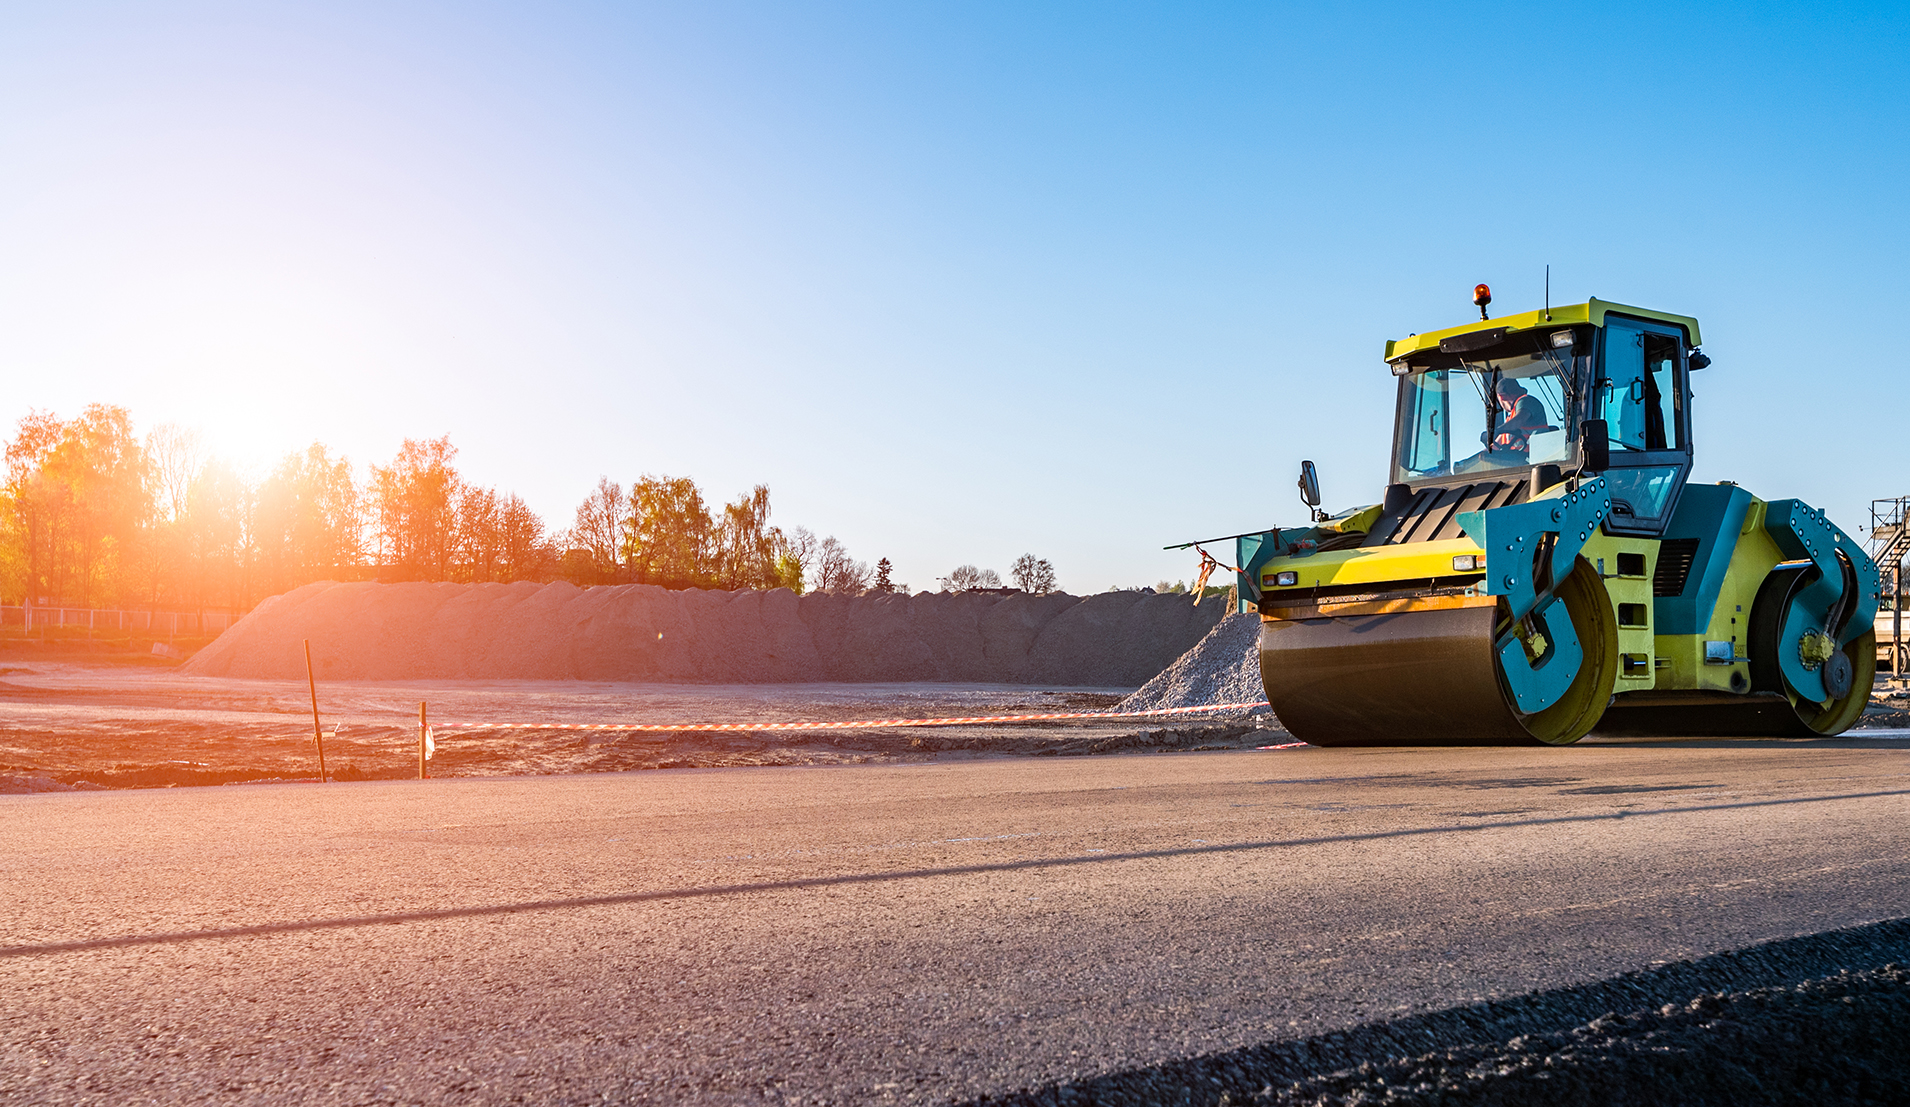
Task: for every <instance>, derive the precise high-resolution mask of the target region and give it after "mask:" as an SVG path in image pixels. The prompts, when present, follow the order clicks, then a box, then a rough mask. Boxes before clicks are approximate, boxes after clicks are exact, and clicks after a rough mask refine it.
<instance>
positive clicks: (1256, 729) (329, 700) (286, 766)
mask: <svg viewBox="0 0 1910 1107" xmlns="http://www.w3.org/2000/svg"><path fill="white" fill-rule="evenodd" d="M1129 691H1132V689H1126V688H1066V687H1063V688H1038V687H1025V686H1019V685H961V684H940V683H919V684H769V685H656V684H649V685H645V684H595V683H589V682H584V681H429V682H372V681H361V682H350V681H328V682H325V683H322V684H320V685H319V690H318V696H319V722H320V727H321V728H322V731H323V732H324V734H325V740H324V744H325V749H324V753H325V760H326V769H327V772H328V775H329V776H331V777H332V778H333V779H338V780H347V781H349V780H391V779H404V778H410V777H416V776H417V775H418V760H417V746H418V705H419V704H420V703H421V702H423V703H425V704H426V705H427V711H428V717H429V719H430V720H431V721H432V722H433V724H434V725H433V736H434V745H435V754H434V756H433V757H432V759H431V761H430V763H429V766H428V767H429V771H430V772H431V774H432V775H433V776H441V777H451V776H517V775H534V774H549V773H579V772H605V771H622V770H630V769H661V768H716V767H735V766H749V765H828V764H862V763H871V762H895V761H926V760H949V759H962V758H973V757H992V756H1028V755H1047V756H1072V755H1084V754H1096V753H1110V752H1114V751H1117V750H1131V749H1160V750H1185V749H1238V748H1252V747H1254V746H1258V745H1266V744H1270V743H1274V742H1280V741H1289V740H1290V739H1288V738H1286V736H1285V734H1284V732H1283V731H1280V730H1278V729H1277V728H1274V729H1268V728H1270V727H1273V723H1272V721H1271V719H1269V718H1268V717H1267V716H1266V715H1265V714H1264V713H1262V714H1261V715H1259V716H1257V717H1248V716H1246V714H1245V713H1242V712H1233V713H1226V714H1225V715H1223V716H1222V717H1214V716H1178V717H1176V716H1165V717H1159V718H1139V719H1137V718H1124V719H1054V720H1038V721H1030V722H1022V723H1017V724H1014V725H1011V726H1003V725H994V724H990V725H981V726H956V727H936V728H912V727H894V728H881V729H873V730H869V729H864V730H846V731H821V732H795V733H788V732H784V733H777V732H721V731H702V730H699V731H678V732H663V733H656V732H650V733H632V732H618V731H549V730H511V729H473V728H469V727H466V726H464V725H463V724H471V723H479V724H514V723H566V724H625V723H690V722H712V723H750V722H763V721H843V720H862V719H886V718H932V717H950V716H961V717H967V716H988V715H1024V714H1050V713H1058V712H1094V711H1106V710H1110V709H1112V708H1113V707H1114V706H1115V705H1117V704H1118V703H1119V701H1120V699H1121V697H1122V696H1123V695H1124V694H1125V693H1126V692H1129ZM317 777H318V744H317V742H316V741H315V740H314V735H313V725H312V707H311V697H310V690H309V688H308V686H307V685H306V683H305V682H303V681H297V682H294V681H271V680H240V679H232V678H213V677H194V676H187V675H184V674H181V673H178V672H176V671H174V670H172V669H170V668H163V667H154V666H152V665H149V664H138V665H125V664H120V665H108V664H86V663H79V662H73V661H61V662H34V663H13V664H4V665H0V791H14V792H23V791H46V790H49V789H52V790H60V789H69V788H80V789H86V788H99V787H108V788H119V787H148V788H150V787H167V786H175V785H202V784H204V785H210V784H238V783H251V782H262V781H285V780H304V779H312V780H316V779H317Z"/></svg>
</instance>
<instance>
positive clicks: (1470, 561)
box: [1452, 554, 1486, 573]
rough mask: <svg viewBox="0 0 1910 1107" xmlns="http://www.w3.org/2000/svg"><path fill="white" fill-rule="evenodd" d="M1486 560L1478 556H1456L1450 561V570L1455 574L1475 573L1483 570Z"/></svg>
mask: <svg viewBox="0 0 1910 1107" xmlns="http://www.w3.org/2000/svg"><path fill="white" fill-rule="evenodd" d="M1485 562H1486V559H1485V558H1483V557H1480V556H1479V555H1478V554H1456V555H1454V557H1453V559H1452V568H1453V571H1454V572H1456V573H1476V572H1478V571H1479V570H1481V569H1483V568H1485Z"/></svg>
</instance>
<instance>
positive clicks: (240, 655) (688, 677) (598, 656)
mask: <svg viewBox="0 0 1910 1107" xmlns="http://www.w3.org/2000/svg"><path fill="white" fill-rule="evenodd" d="M1223 614H1225V611H1224V608H1223V607H1222V605H1219V604H1203V605H1202V606H1200V607H1195V606H1193V603H1192V601H1191V600H1190V599H1189V598H1188V597H1187V596H1184V595H1173V594H1161V595H1154V594H1152V593H1146V592H1106V593H1102V594H1100V595H1096V596H1088V597H1085V598H1082V597H1077V596H1070V595H1066V594H1055V595H1047V596H1030V595H1008V596H1000V595H976V594H944V593H924V594H921V595H915V596H898V595H869V596H853V597H851V596H835V595H810V596H797V595H796V594H795V593H793V592H791V591H789V590H788V589H783V588H779V589H777V590H775V591H773V592H705V591H694V590H692V591H669V590H666V589H663V588H657V587H653V586H651V585H625V586H621V587H610V588H589V589H584V588H578V587H576V586H574V585H570V584H562V583H559V584H532V583H528V582H526V583H520V584H333V583H330V582H326V583H320V584H308V585H306V586H305V587H303V588H300V589H297V590H296V591H293V592H288V593H286V594H285V595H283V596H275V597H273V598H272V599H269V600H267V601H265V602H264V603H262V604H260V605H259V607H258V608H257V609H256V610H254V611H253V612H252V613H251V614H250V615H247V616H246V617H245V618H243V619H241V620H239V622H238V623H236V624H234V625H233V627H232V628H231V629H230V630H228V631H226V632H225V633H224V634H222V635H220V636H219V638H218V639H217V640H216V641H215V642H213V643H212V644H211V645H210V646H207V647H206V648H205V649H203V650H201V651H200V652H199V653H198V655H196V656H195V657H193V659H192V660H191V661H189V662H188V663H187V664H186V665H185V666H184V671H185V672H188V673H194V674H198V675H203V676H230V677H258V678H269V679H281V680H289V679H303V678H304V676H305V655H304V652H303V647H302V643H303V642H304V640H306V639H310V640H311V643H312V659H313V662H314V665H315V667H316V669H317V671H318V673H319V675H321V676H324V677H329V678H332V679H337V680H417V679H480V680H481V679H489V680H612V681H658V682H674V683H723V684H730V683H736V684H767V683H792V682H809V681H870V682H874V681H919V680H945V681H963V682H1000V683H1009V684H1051V685H1093V686H1100V687H1134V686H1136V685H1140V684H1143V683H1145V682H1146V681H1147V680H1148V679H1150V678H1151V677H1153V676H1154V675H1155V674H1156V673H1159V672H1160V671H1161V670H1162V669H1164V668H1166V667H1167V666H1168V665H1169V664H1171V663H1172V662H1173V661H1174V659H1175V658H1177V657H1179V656H1180V655H1181V654H1182V653H1184V652H1186V650H1187V649H1188V648H1189V647H1191V646H1193V645H1194V644H1195V643H1196V642H1199V641H1200V640H1201V638H1202V637H1203V636H1205V635H1206V634H1207V632H1208V631H1209V630H1210V629H1212V628H1213V626H1214V624H1215V623H1216V622H1217V621H1219V619H1220V618H1221V616H1222V615H1223Z"/></svg>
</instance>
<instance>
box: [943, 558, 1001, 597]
mask: <svg viewBox="0 0 1910 1107" xmlns="http://www.w3.org/2000/svg"><path fill="white" fill-rule="evenodd" d="M940 579H941V582H942V588H943V589H944V590H945V591H949V592H973V591H974V590H975V589H977V588H1000V587H1001V574H1000V573H997V572H996V571H995V570H993V569H977V568H975V567H974V566H973V565H957V566H956V567H955V568H954V570H953V571H951V572H950V573H949V574H948V575H947V576H945V577H942V578H940Z"/></svg>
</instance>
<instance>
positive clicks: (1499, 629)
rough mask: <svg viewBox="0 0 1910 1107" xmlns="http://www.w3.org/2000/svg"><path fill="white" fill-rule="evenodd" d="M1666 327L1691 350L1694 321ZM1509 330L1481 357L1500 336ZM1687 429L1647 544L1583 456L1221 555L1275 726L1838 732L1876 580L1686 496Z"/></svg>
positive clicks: (1755, 511) (1335, 734) (1818, 526)
mask: <svg viewBox="0 0 1910 1107" xmlns="http://www.w3.org/2000/svg"><path fill="white" fill-rule="evenodd" d="M1575 310H1579V311H1580V312H1581V315H1580V316H1579V318H1581V319H1583V320H1585V321H1586V322H1584V323H1581V330H1580V332H1579V333H1580V334H1581V335H1583V334H1586V333H1588V332H1587V331H1586V330H1585V327H1586V326H1588V325H1590V326H1598V325H1602V323H1593V322H1591V320H1592V319H1593V317H1594V316H1597V317H1598V318H1599V319H1601V320H1602V319H1603V315H1602V314H1601V313H1603V312H1606V311H1609V312H1612V313H1614V316H1616V315H1617V313H1619V312H1620V311H1621V309H1620V308H1619V307H1618V306H1617V305H1600V304H1598V302H1597V301H1594V302H1593V304H1592V305H1587V306H1581V308H1580V309H1575ZM1622 310H1623V311H1624V312H1630V313H1634V314H1635V316H1636V317H1639V318H1644V319H1646V322H1645V323H1643V324H1638V325H1639V326H1641V327H1644V326H1649V327H1655V328H1657V331H1656V332H1654V333H1657V332H1663V333H1667V334H1670V333H1677V332H1676V331H1674V330H1673V328H1672V327H1671V326H1670V325H1669V324H1668V323H1665V322H1664V320H1677V319H1680V318H1681V317H1675V316H1664V315H1661V314H1659V313H1650V312H1641V311H1639V310H1638V309H1622ZM1532 314H1533V315H1534V316H1536V314H1537V313H1532ZM1560 314H1565V311H1564V310H1561V311H1560ZM1521 318H1523V317H1521ZM1534 322H1535V323H1536V322H1537V320H1536V319H1535V320H1534ZM1685 322H1686V323H1687V324H1688V326H1686V327H1685V333H1688V334H1689V335H1691V336H1692V340H1691V342H1690V344H1689V345H1690V346H1695V334H1696V322H1695V321H1685ZM1505 323H1506V321H1501V325H1502V326H1501V330H1500V331H1496V332H1493V340H1494V341H1507V340H1506V339H1505V337H1504V333H1503V332H1505V331H1516V330H1517V327H1516V325H1515V326H1511V327H1506V326H1504V324H1505ZM1473 329H1474V330H1477V329H1478V328H1477V327H1475V328H1473ZM1465 330H1466V328H1456V329H1455V332H1464V331H1465ZM1447 333H1449V332H1439V333H1438V334H1435V335H1432V336H1424V337H1422V338H1420V339H1419V340H1417V344H1416V345H1415V346H1414V347H1413V351H1416V352H1409V354H1407V355H1404V356H1405V357H1406V358H1407V359H1408V360H1409V362H1410V359H1411V358H1413V357H1420V356H1423V354H1422V353H1420V352H1418V351H1425V350H1428V349H1434V348H1444V347H1443V346H1434V345H1429V344H1428V343H1427V341H1426V338H1431V339H1439V336H1440V335H1443V334H1447ZM1460 341H1461V343H1463V342H1464V341H1470V339H1467V338H1465V336H1464V335H1463V334H1462V335H1461V339H1460ZM1578 341H1580V342H1586V341H1588V339H1586V338H1580V339H1578ZM1598 341H1599V343H1600V344H1599V345H1598V346H1596V347H1595V348H1596V349H1597V350H1599V351H1600V354H1599V356H1600V357H1601V358H1602V357H1603V353H1602V351H1603V349H1604V346H1603V338H1602V336H1598ZM1660 341H1663V340H1660ZM1388 352H1389V354H1391V353H1392V352H1393V344H1389V350H1388ZM1687 354H1689V355H1690V356H1691V357H1692V359H1693V363H1694V364H1702V363H1701V362H1698V361H1697V360H1696V358H1697V355H1696V354H1695V350H1691V349H1689V347H1688V346H1681V347H1679V361H1678V362H1677V369H1678V376H1677V378H1676V380H1677V381H1678V388H1679V395H1678V400H1679V403H1680V405H1681V406H1679V407H1678V408H1677V409H1676V417H1677V418H1679V419H1684V418H1685V409H1684V407H1683V406H1682V405H1683V404H1684V403H1685V402H1686V400H1687V399H1688V392H1686V391H1684V386H1683V373H1684V370H1685V364H1684V360H1683V359H1684V357H1685V356H1687ZM1706 360H1708V359H1706ZM1407 369H1408V371H1412V369H1413V366H1412V365H1411V364H1410V363H1409V364H1408V365H1407ZM1395 372H1396V373H1397V372H1400V369H1399V368H1397V367H1396V369H1395ZM1603 372H1604V368H1603V362H1602V360H1601V361H1599V362H1598V363H1597V367H1596V368H1594V369H1591V370H1589V373H1590V375H1589V376H1588V377H1585V378H1582V379H1583V380H1585V381H1586V382H1587V383H1588V384H1589V385H1590V386H1591V387H1590V389H1588V390H1589V391H1591V393H1592V395H1593V396H1594V397H1596V396H1598V395H1599V393H1598V392H1597V388H1598V386H1601V385H1603V386H1606V395H1607V396H1609V393H1610V388H1609V384H1608V382H1607V381H1606V380H1605V379H1604V378H1603V376H1602V374H1603ZM1666 379H1667V380H1669V379H1670V378H1669V376H1668V375H1667V377H1666ZM1403 390H1404V385H1402V412H1404V410H1405V405H1404V391H1403ZM1606 403H1607V405H1608V406H1610V403H1611V401H1610V400H1609V399H1607V400H1606ZM1618 403H1619V404H1621V405H1622V403H1623V397H1620V399H1619V400H1618ZM1666 410H1667V411H1669V410H1671V409H1670V407H1669V404H1667V409H1666ZM1401 418H1402V424H1403V423H1404V420H1405V416H1404V415H1403V414H1402V417H1401ZM1683 425H1684V426H1685V427H1686V428H1687V430H1686V431H1685V435H1686V437H1685V438H1684V439H1683V444H1684V453H1683V457H1684V458H1685V459H1686V460H1685V462H1684V465H1685V467H1684V468H1680V469H1678V470H1677V477H1678V484H1677V487H1676V488H1675V489H1674V491H1673V495H1672V497H1671V503H1672V505H1673V506H1671V507H1667V508H1666V509H1665V511H1664V513H1663V518H1662V519H1660V520H1658V521H1657V522H1656V523H1655V524H1653V525H1652V526H1644V525H1641V523H1640V520H1638V519H1637V518H1634V517H1629V513H1628V512H1622V511H1621V512H1618V513H1617V514H1616V515H1615V509H1614V496H1613V485H1612V483H1611V481H1610V480H1609V479H1608V473H1607V471H1605V470H1602V469H1600V468H1598V467H1597V466H1596V465H1594V464H1592V462H1593V461H1594V460H1602V458H1598V457H1597V455H1598V454H1599V453H1600V452H1601V451H1593V450H1590V449H1582V450H1581V452H1580V453H1579V455H1578V456H1577V457H1576V459H1575V460H1577V461H1578V462H1579V464H1578V465H1577V466H1576V468H1575V470H1574V471H1571V472H1561V471H1560V470H1559V469H1557V468H1553V467H1551V466H1531V467H1529V468H1527V469H1525V470H1523V471H1516V472H1498V473H1491V474H1487V475H1485V476H1483V477H1482V478H1481V479H1480V480H1479V481H1478V482H1477V483H1467V482H1466V481H1465V480H1462V479H1456V478H1452V477H1448V478H1446V479H1445V480H1443V481H1435V482H1431V483H1429V484H1427V485H1424V486H1413V485H1407V484H1395V485H1394V486H1392V487H1389V489H1388V490H1387V499H1386V501H1385V502H1383V503H1380V504H1374V505H1369V506H1367V507H1364V508H1360V509H1357V510H1354V511H1350V512H1345V513H1343V514H1342V515H1340V516H1337V517H1334V518H1332V519H1326V520H1322V521H1320V522H1318V523H1315V524H1314V525H1312V526H1308V527H1298V528H1275V529H1272V530H1269V531H1265V532H1260V533H1258V534H1251V535H1242V536H1238V537H1237V538H1236V539H1235V543H1236V547H1235V554H1236V561H1235V564H1236V565H1237V566H1238V567H1239V574H1238V583H1239V596H1240V609H1241V610H1242V611H1243V612H1257V613H1258V614H1259V616H1260V619H1261V621H1262V634H1261V650H1260V656H1261V672H1262V678H1263V681H1264V683H1265V686H1266V690H1267V695H1268V699H1269V702H1270V703H1271V704H1272V706H1273V709H1274V711H1275V713H1276V714H1277V715H1278V716H1279V717H1280V719H1281V720H1282V722H1283V723H1284V724H1285V725H1286V726H1287V727H1288V729H1289V730H1291V731H1292V732H1293V733H1294V735H1295V736H1296V737H1299V738H1301V739H1303V740H1306V741H1308V742H1312V743H1315V744H1321V745H1356V744H1374V745H1396V744H1478V743H1498V742H1539V743H1550V744H1563V743H1569V742H1573V741H1576V740H1578V739H1579V738H1581V737H1583V736H1584V735H1586V734H1588V733H1594V732H1596V733H1601V734H1614V735H1654V736H1677V735H1721V734H1753V735H1767V734H1768V735H1778V734H1790V735H1824V734H1835V733H1839V732H1841V731H1842V730H1844V729H1846V728H1848V727H1849V726H1851V725H1852V724H1853V723H1855V721H1856V720H1857V718H1858V717H1859V716H1860V715H1861V713H1862V710H1863V706H1864V703H1865V702H1866V700H1867V697H1868V693H1869V690H1870V685H1871V681H1872V678H1873V676H1874V672H1875V664H1876V659H1875V647H1874V643H1875V634H1874V630H1873V622H1874V618H1875V614H1876V608H1877V598H1878V594H1879V574H1878V571H1877V568H1876V566H1875V564H1874V563H1872V561H1871V559H1870V558H1869V556H1868V555H1867V554H1866V553H1865V552H1864V550H1863V548H1862V545H1861V544H1860V543H1858V542H1856V541H1854V540H1852V539H1851V537H1850V536H1849V535H1847V534H1845V533H1844V532H1843V531H1842V530H1840V529H1839V528H1838V527H1836V526H1835V525H1834V524H1833V523H1831V522H1830V521H1829V520H1828V519H1827V518H1825V516H1824V514H1823V513H1822V512H1821V511H1819V510H1817V509H1815V508H1813V507H1811V506H1810V505H1808V504H1806V503H1804V502H1802V501H1799V500H1794V499H1786V500H1775V501H1764V500H1761V499H1759V498H1757V497H1755V496H1753V495H1751V494H1750V493H1749V492H1748V491H1746V490H1744V489H1741V488H1739V487H1737V486H1736V485H1735V484H1732V483H1730V482H1724V483H1721V484H1717V485H1686V484H1685V483H1684V481H1683V474H1684V473H1685V472H1686V471H1688V458H1689V455H1690V450H1689V441H1688V422H1687V423H1684V424H1683ZM1594 426H1595V425H1594V424H1592V423H1586V424H1585V425H1584V427H1583V429H1582V430H1581V431H1580V433H1579V435H1578V441H1580V442H1581V443H1582V442H1585V441H1589V436H1590V435H1591V434H1592V433H1593V432H1594ZM1597 428H1598V433H1601V434H1602V433H1603V427H1602V424H1599V425H1597ZM1659 434H1660V436H1661V437H1664V438H1665V439H1666V441H1667V443H1668V442H1669V441H1671V439H1672V435H1671V434H1669V433H1667V432H1666V431H1664V430H1663V429H1662V428H1661V429H1660V430H1659ZM1401 449H1402V451H1403V447H1401ZM1663 456H1672V457H1673V460H1676V456H1675V455H1670V454H1669V453H1667V454H1665V455H1661V456H1660V459H1662V457H1663ZM1633 463H1634V464H1635V463H1636V462H1633ZM1621 475H1622V474H1621ZM1488 486H1489V487H1488ZM1620 506H1621V507H1622V506H1623V505H1622V504H1621V505H1620ZM1654 530H1655V533H1651V531H1654Z"/></svg>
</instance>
